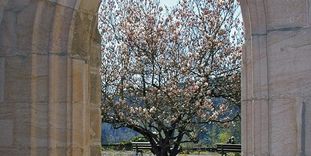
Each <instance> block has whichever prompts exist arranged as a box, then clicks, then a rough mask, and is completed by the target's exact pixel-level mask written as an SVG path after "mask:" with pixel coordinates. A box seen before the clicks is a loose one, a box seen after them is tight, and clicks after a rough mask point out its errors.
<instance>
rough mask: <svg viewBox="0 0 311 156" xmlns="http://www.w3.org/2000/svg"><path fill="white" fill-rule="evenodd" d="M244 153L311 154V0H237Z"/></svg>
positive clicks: (261, 155) (274, 155) (268, 155)
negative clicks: (242, 41)
mask: <svg viewBox="0 0 311 156" xmlns="http://www.w3.org/2000/svg"><path fill="white" fill-rule="evenodd" d="M241 4H242V10H243V11H242V12H243V18H244V22H245V28H246V34H247V35H246V39H247V41H246V46H245V51H244V57H243V78H242V79H243V80H242V101H243V102H242V127H243V128H242V138H243V139H242V143H243V146H242V148H243V154H244V155H245V156H251V155H255V156H311V149H310V148H309V147H310V143H311V127H310V125H311V101H310V100H311V27H310V26H311V6H310V4H311V0H241Z"/></svg>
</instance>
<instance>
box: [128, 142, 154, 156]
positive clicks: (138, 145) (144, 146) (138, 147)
mask: <svg viewBox="0 0 311 156" xmlns="http://www.w3.org/2000/svg"><path fill="white" fill-rule="evenodd" d="M131 143H132V148H133V150H135V151H136V155H138V154H139V153H140V154H141V155H143V150H150V149H151V144H150V142H131Z"/></svg>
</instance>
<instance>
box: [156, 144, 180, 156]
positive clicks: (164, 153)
mask: <svg viewBox="0 0 311 156" xmlns="http://www.w3.org/2000/svg"><path fill="white" fill-rule="evenodd" d="M179 152H180V150H178V149H177V150H176V149H172V150H170V148H169V147H167V146H165V147H161V146H157V147H152V153H153V154H155V155H156V156H176V155H177V154H178V153H179Z"/></svg>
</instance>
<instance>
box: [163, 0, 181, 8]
mask: <svg viewBox="0 0 311 156" xmlns="http://www.w3.org/2000/svg"><path fill="white" fill-rule="evenodd" d="M178 1H179V0H160V2H161V4H162V5H166V6H168V7H172V6H174V5H176V4H177V3H178Z"/></svg>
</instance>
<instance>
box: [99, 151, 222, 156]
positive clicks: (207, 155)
mask: <svg viewBox="0 0 311 156" xmlns="http://www.w3.org/2000/svg"><path fill="white" fill-rule="evenodd" d="M143 154H144V156H153V155H152V154H151V153H146V152H145V153H143ZM102 156H135V152H134V151H113V150H106V151H103V152H102ZM179 156H219V154H217V153H211V152H193V153H191V154H179Z"/></svg>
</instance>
